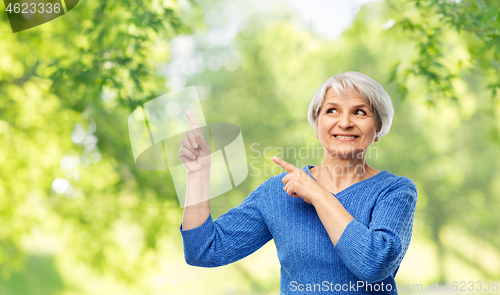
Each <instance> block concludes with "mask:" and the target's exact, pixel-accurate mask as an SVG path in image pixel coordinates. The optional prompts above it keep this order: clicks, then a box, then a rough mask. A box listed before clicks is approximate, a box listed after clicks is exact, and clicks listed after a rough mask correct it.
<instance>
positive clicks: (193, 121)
mask: <svg viewBox="0 0 500 295" xmlns="http://www.w3.org/2000/svg"><path fill="white" fill-rule="evenodd" d="M184 113H185V114H186V117H187V118H188V120H189V123H190V124H191V128H193V129H198V128H200V124H198V121H196V118H195V117H194V115H193V113H191V111H190V110H185V111H184Z"/></svg>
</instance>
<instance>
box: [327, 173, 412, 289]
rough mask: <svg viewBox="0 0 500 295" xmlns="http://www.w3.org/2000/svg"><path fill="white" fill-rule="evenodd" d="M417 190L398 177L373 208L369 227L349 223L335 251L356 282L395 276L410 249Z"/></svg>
mask: <svg viewBox="0 0 500 295" xmlns="http://www.w3.org/2000/svg"><path fill="white" fill-rule="evenodd" d="M416 203H417V188H416V186H415V183H414V182H413V181H412V180H410V179H409V178H405V177H401V178H400V179H399V180H398V181H396V183H395V184H394V185H393V186H392V187H391V188H390V189H389V190H388V191H387V192H386V194H385V195H384V196H382V197H381V199H379V200H378V201H377V203H376V204H375V207H374V208H373V211H372V218H371V221H370V223H369V225H368V227H366V226H364V225H363V224H361V223H360V222H358V221H356V220H352V221H351V222H350V223H349V224H348V225H347V227H346V229H345V230H344V232H343V233H342V235H341V236H340V239H339V240H338V242H337V244H336V245H335V250H336V251H337V254H338V255H339V256H340V258H341V259H342V261H343V262H344V263H345V265H346V266H347V267H348V268H349V269H350V270H351V271H352V272H353V273H354V275H356V276H357V277H358V278H359V279H361V280H363V281H366V282H368V283H375V282H379V281H382V280H384V279H385V278H387V277H388V276H390V275H394V274H395V273H396V271H397V269H398V268H399V264H400V263H401V260H402V259H403V256H404V255H405V253H406V250H407V249H408V247H409V244H410V239H411V233H412V228H413V216H414V214H415V207H416Z"/></svg>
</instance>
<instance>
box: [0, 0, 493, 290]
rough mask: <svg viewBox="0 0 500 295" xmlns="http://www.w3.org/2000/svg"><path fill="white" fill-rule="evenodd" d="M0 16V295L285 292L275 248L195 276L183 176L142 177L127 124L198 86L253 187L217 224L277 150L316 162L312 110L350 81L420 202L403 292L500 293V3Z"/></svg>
mask: <svg viewBox="0 0 500 295" xmlns="http://www.w3.org/2000/svg"><path fill="white" fill-rule="evenodd" d="M303 2H305V1H303ZM0 9H2V10H1V12H0V294H2V295H35V294H36V295H38V294H43V295H56V294H58V295H76V294H94V295H95V294H106V295H107V294H122V295H125V294H134V295H137V294H279V271H280V267H279V262H278V259H277V255H276V249H275V247H274V244H273V242H272V241H271V242H269V243H268V244H266V245H265V246H264V247H263V248H262V249H260V250H258V251H257V252H256V253H254V254H253V255H251V256H249V257H247V258H245V259H243V260H241V261H239V262H237V263H234V264H231V265H228V266H224V267H220V268H212V269H204V268H196V267H191V266H188V265H187V264H186V263H185V261H184V257H183V253H182V240H181V237H180V233H179V225H180V222H181V217H182V209H181V208H180V206H179V204H178V201H177V196H176V194H175V190H174V187H173V182H172V180H171V177H170V175H169V172H168V171H146V170H141V169H138V168H137V167H136V166H135V164H134V160H133V156H132V152H131V146H130V141H129V137H128V127H127V118H128V115H129V114H130V113H131V112H132V111H133V110H134V109H135V108H137V107H138V106H140V105H142V104H144V103H145V102H147V101H149V100H151V99H153V98H155V97H157V96H159V95H162V94H164V93H168V92H170V91H174V90H177V89H180V88H182V87H185V86H190V85H196V86H197V89H198V93H199V95H200V98H201V99H202V107H203V110H204V112H205V117H206V119H207V121H208V122H226V123H232V124H236V125H238V126H239V127H240V128H241V130H242V134H243V138H244V141H245V146H246V149H247V159H248V161H249V173H250V175H249V177H248V178H247V179H246V180H245V181H244V182H243V183H242V184H241V185H240V186H238V187H237V188H236V189H234V190H232V191H230V192H228V193H226V194H224V195H221V196H219V197H217V198H215V199H212V200H211V207H212V216H213V217H214V218H215V217H217V216H219V215H221V214H223V213H224V212H226V211H227V210H229V209H230V208H232V207H235V206H237V205H238V204H239V203H240V202H241V201H242V200H243V199H244V198H245V196H247V195H248V194H249V193H250V192H251V191H252V190H253V189H255V188H256V187H257V186H258V185H259V184H260V183H262V182H263V181H265V180H266V179H268V178H269V177H271V176H272V175H275V174H278V173H280V172H281V170H279V169H277V168H275V169H271V168H272V167H273V166H274V164H273V162H272V160H271V158H270V157H272V156H273V155H274V154H276V153H278V152H279V149H280V148H283V149H285V150H286V149H287V148H295V149H297V150H298V149H299V148H301V147H307V148H308V150H310V151H312V150H313V149H314V150H316V148H317V147H318V143H317V141H316V138H315V133H314V129H313V128H312V127H311V126H310V125H309V123H308V122H307V107H308V105H309V103H310V101H311V99H312V96H313V94H314V93H315V91H316V89H317V88H318V87H319V85H320V84H321V83H322V82H323V81H324V80H325V79H326V78H328V77H331V76H333V75H335V74H338V73H341V72H344V71H348V70H354V71H360V72H362V73H365V74H367V75H368V76H370V77H372V78H374V79H375V80H377V81H378V82H379V83H381V84H382V86H384V88H385V89H386V90H387V91H388V92H389V94H390V96H391V98H392V100H393V104H394V108H395V117H394V121H393V125H392V128H391V131H390V132H389V134H388V135H386V136H384V137H382V138H381V140H380V141H379V142H377V143H374V144H373V146H372V147H373V149H372V153H371V154H370V156H369V159H368V162H369V164H370V165H371V166H372V167H374V168H376V169H379V170H388V171H390V172H392V173H394V174H397V175H402V176H406V177H409V178H411V179H413V180H414V181H415V183H416V184H417V187H418V193H419V199H418V204H417V211H416V215H415V224H414V234H413V239H412V243H411V246H410V249H409V250H408V252H407V254H406V257H405V259H404V260H403V263H402V265H401V267H400V270H399V273H398V275H397V277H396V280H397V282H398V283H401V284H422V285H423V286H424V289H425V288H427V287H428V284H429V282H430V283H431V284H434V283H436V281H438V280H439V281H440V283H441V284H444V282H446V281H449V282H450V283H451V282H453V281H457V282H459V281H467V282H469V281H482V282H485V281H490V282H492V281H494V280H497V281H499V279H500V235H498V228H499V225H500V214H498V212H499V211H500V192H499V191H500V170H499V169H498V167H499V166H500V157H499V154H500V153H499V151H500V94H499V93H498V90H499V89H500V72H499V71H500V70H499V64H498V61H499V57H500V34H499V30H498V28H499V27H500V1H496V0H490V1H487V0H442V1H437V0H422V1H411V0H386V1H368V0H365V1H361V0H357V1H316V0H315V1H311V2H307V3H301V1H295V0H294V1H292V0H289V1H284V0H269V1H249V0H245V1H238V2H236V1H227V0H207V1H199V2H198V1H174V0H165V1H129V0H109V1H90V0H87V1H81V2H80V3H79V4H78V6H77V7H75V8H74V9H73V10H72V11H71V12H70V13H68V14H67V15H64V16H63V17H60V18H58V19H56V20H54V21H52V22H49V23H47V24H44V25H41V26H39V27H36V28H32V29H29V30H26V31H22V32H19V33H16V34H13V33H12V31H11V29H10V24H9V21H8V18H7V13H6V12H5V9H4V6H2V5H0ZM266 147H270V149H268V150H267V153H266V154H263V153H262V152H263V151H264V148H266ZM284 158H285V160H288V161H290V162H291V163H294V164H296V165H297V166H300V167H302V166H303V165H306V164H314V165H317V164H319V163H320V162H321V158H320V157H319V156H318V155H317V154H314V155H310V156H306V157H300V156H299V155H297V156H294V155H293V154H291V155H288V156H286V155H285V157H284ZM478 285H479V284H477V283H476V287H477V286H478ZM483 286H484V284H483ZM467 287H469V286H467ZM450 288H451V285H450ZM424 291H425V290H424ZM424 291H421V292H416V293H419V294H422V293H425V292H424ZM442 292H446V290H442ZM401 293H412V292H401ZM432 293H433V294H436V292H432ZM479 293H480V292H478V293H477V294H479ZM483 293H484V294H494V293H496V292H493V291H489V292H483Z"/></svg>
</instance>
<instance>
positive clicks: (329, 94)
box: [321, 86, 372, 108]
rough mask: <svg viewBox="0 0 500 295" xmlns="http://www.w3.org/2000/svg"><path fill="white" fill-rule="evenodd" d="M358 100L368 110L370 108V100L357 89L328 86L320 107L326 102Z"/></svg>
mask: <svg viewBox="0 0 500 295" xmlns="http://www.w3.org/2000/svg"><path fill="white" fill-rule="evenodd" d="M343 99H349V100H359V102H364V103H366V105H367V106H368V107H369V108H372V105H371V103H370V100H369V99H368V98H367V97H366V96H365V95H363V94H362V93H361V92H360V91H359V90H358V89H357V88H355V87H348V86H344V87H332V86H329V87H328V88H327V89H326V92H325V96H324V98H323V103H322V104H321V106H324V105H325V104H327V103H328V102H331V101H337V100H343Z"/></svg>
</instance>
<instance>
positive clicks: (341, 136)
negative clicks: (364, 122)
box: [337, 135, 356, 138]
mask: <svg viewBox="0 0 500 295" xmlns="http://www.w3.org/2000/svg"><path fill="white" fill-rule="evenodd" d="M337 137H340V138H356V136H343V135H337Z"/></svg>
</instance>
